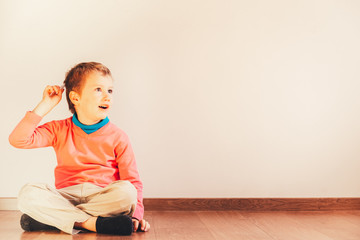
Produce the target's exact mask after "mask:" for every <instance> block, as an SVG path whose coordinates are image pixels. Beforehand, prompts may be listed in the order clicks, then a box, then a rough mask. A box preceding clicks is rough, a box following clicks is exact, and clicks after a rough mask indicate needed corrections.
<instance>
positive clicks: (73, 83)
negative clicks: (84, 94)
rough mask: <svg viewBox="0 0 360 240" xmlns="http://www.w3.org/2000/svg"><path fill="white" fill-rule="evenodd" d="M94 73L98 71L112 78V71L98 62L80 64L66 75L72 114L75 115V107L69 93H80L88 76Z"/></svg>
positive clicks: (67, 94)
mask: <svg viewBox="0 0 360 240" xmlns="http://www.w3.org/2000/svg"><path fill="white" fill-rule="evenodd" d="M94 71H98V72H100V73H102V74H103V75H104V76H107V75H109V76H111V72H110V70H109V69H108V68H107V67H106V66H104V65H103V64H101V63H97V62H83V63H79V64H77V65H76V66H75V67H73V68H71V69H70V71H68V72H67V73H66V75H65V81H64V85H65V88H66V100H67V102H68V105H69V110H70V112H72V113H75V107H74V104H73V103H72V102H71V100H70V97H69V93H70V92H71V91H76V92H78V93H80V91H81V88H82V86H83V84H84V80H85V79H86V76H87V75H88V74H90V73H92V72H94Z"/></svg>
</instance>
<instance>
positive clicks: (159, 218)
mask: <svg viewBox="0 0 360 240" xmlns="http://www.w3.org/2000/svg"><path fill="white" fill-rule="evenodd" d="M152 221H153V224H154V225H155V227H154V229H153V230H154V231H155V234H156V237H157V239H158V240H176V239H182V240H186V239H191V240H193V239H196V240H202V239H204V240H212V239H215V238H214V237H213V236H212V234H211V232H210V231H209V230H208V228H207V227H206V226H205V225H204V223H203V222H202V221H201V220H200V218H199V216H198V215H197V214H196V212H187V211H180V212H177V211H171V212H167V211H157V212H153V219H152Z"/></svg>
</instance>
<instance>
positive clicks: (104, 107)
mask: <svg viewBox="0 0 360 240" xmlns="http://www.w3.org/2000/svg"><path fill="white" fill-rule="evenodd" d="M99 108H101V109H108V108H109V106H107V105H100V106H99Z"/></svg>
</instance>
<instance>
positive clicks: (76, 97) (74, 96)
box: [69, 91, 80, 106]
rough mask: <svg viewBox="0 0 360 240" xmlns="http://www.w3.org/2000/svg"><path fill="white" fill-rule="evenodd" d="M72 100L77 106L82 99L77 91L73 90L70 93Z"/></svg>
mask: <svg viewBox="0 0 360 240" xmlns="http://www.w3.org/2000/svg"><path fill="white" fill-rule="evenodd" d="M69 98H70V101H71V102H72V103H73V104H74V106H77V105H78V104H79V101H80V95H79V94H78V93H77V92H74V91H71V92H70V93H69Z"/></svg>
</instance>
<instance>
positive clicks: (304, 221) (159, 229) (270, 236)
mask: <svg viewBox="0 0 360 240" xmlns="http://www.w3.org/2000/svg"><path fill="white" fill-rule="evenodd" d="M20 216H21V213H20V212H18V211H0V222H1V224H0V239H4V240H12V239H16V240H18V239H20V240H49V239H51V240H80V239H85V240H115V239H116V240H165V239H166V240H180V239H181V240H183V239H195V240H201V239H204V240H212V239H216V240H222V239H236V240H238V239H239V240H241V239H256V240H283V239H284V240H289V239H291V240H298V239H301V240H303V239H316V240H358V239H360V227H359V226H360V211H334V212H324V211H310V212H304V211H299V212H296V211H294V212H292V211H291V212H290V211H287V212H238V211H204V212H202V211H178V212H177V211H170V212H166V211H147V212H145V219H146V220H148V221H149V222H150V224H151V230H150V231H149V232H146V233H135V234H133V235H132V236H110V235H101V234H96V233H81V234H77V235H69V234H65V233H62V232H60V231H58V232H24V231H23V230H22V229H21V227H20V224H19V220H20Z"/></svg>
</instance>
